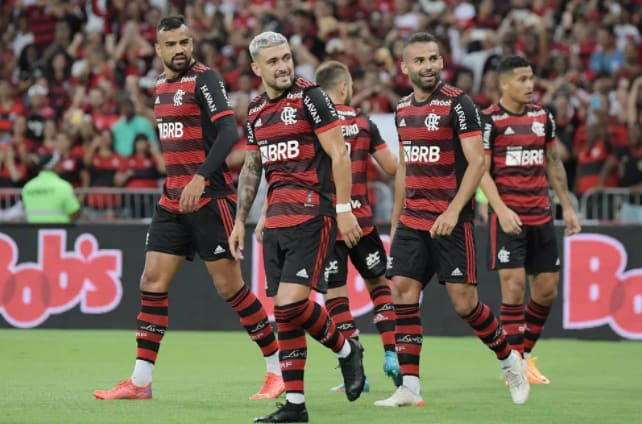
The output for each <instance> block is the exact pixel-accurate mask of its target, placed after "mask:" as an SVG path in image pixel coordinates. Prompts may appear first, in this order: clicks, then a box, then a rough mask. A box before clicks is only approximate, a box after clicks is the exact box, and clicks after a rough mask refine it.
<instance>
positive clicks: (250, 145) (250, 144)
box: [245, 119, 259, 150]
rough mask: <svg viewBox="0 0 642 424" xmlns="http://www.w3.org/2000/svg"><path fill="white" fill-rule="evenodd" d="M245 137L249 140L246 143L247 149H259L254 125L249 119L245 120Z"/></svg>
mask: <svg viewBox="0 0 642 424" xmlns="http://www.w3.org/2000/svg"><path fill="white" fill-rule="evenodd" d="M245 138H246V140H247V142H246V144H245V146H246V149H247V150H258V149H259V145H258V144H256V137H255V136H254V127H253V125H252V122H250V120H249V119H248V120H246V121H245Z"/></svg>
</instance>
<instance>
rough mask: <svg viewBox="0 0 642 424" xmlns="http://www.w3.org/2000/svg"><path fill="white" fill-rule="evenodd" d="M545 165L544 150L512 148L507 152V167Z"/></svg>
mask: <svg viewBox="0 0 642 424" xmlns="http://www.w3.org/2000/svg"><path fill="white" fill-rule="evenodd" d="M533 165H544V149H524V148H522V147H519V146H511V147H508V148H507V150H506V166H533Z"/></svg>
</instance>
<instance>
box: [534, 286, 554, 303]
mask: <svg viewBox="0 0 642 424" xmlns="http://www.w3.org/2000/svg"><path fill="white" fill-rule="evenodd" d="M532 297H533V300H534V301H535V302H537V303H539V304H540V305H543V306H549V305H551V304H552V303H553V302H554V301H555V299H556V298H557V284H547V285H546V286H544V287H540V288H538V289H537V290H533V294H532Z"/></svg>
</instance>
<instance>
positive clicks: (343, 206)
mask: <svg viewBox="0 0 642 424" xmlns="http://www.w3.org/2000/svg"><path fill="white" fill-rule="evenodd" d="M336 210H337V213H344V212H351V211H352V205H351V204H350V203H337V206H336Z"/></svg>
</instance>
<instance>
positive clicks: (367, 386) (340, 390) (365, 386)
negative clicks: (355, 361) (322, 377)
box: [330, 377, 370, 393]
mask: <svg viewBox="0 0 642 424" xmlns="http://www.w3.org/2000/svg"><path fill="white" fill-rule="evenodd" d="M330 391H331V392H337V393H345V391H346V386H345V385H344V384H343V383H341V384H339V385H338V386H334V387H333V388H331V389H330ZM369 391H370V382H368V378H367V377H366V382H365V383H364V384H363V393H368V392H369Z"/></svg>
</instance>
